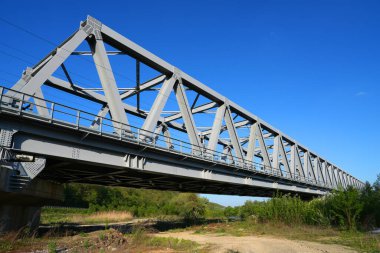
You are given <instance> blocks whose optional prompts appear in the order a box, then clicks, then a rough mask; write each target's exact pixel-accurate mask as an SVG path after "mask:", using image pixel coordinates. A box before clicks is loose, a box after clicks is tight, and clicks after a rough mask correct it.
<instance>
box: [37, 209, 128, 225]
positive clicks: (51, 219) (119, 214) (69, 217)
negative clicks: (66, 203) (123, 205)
mask: <svg viewBox="0 0 380 253" xmlns="http://www.w3.org/2000/svg"><path fill="white" fill-rule="evenodd" d="M132 219H133V215H132V214H131V213H130V212H127V211H103V212H90V211H88V210H86V209H77V208H43V209H42V212H41V223H42V224H56V223H77V224H95V223H111V222H123V221H130V220H132Z"/></svg>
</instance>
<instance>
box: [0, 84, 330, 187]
mask: <svg viewBox="0 0 380 253" xmlns="http://www.w3.org/2000/svg"><path fill="white" fill-rule="evenodd" d="M0 91H1V92H0V110H1V109H2V108H3V107H5V108H7V109H14V110H15V111H17V112H18V115H21V116H22V113H23V111H25V110H26V109H27V108H23V105H25V104H28V105H30V106H36V107H40V108H45V109H47V110H48V111H50V113H49V114H50V115H49V116H48V118H46V117H44V116H41V115H39V114H38V112H32V114H36V115H38V116H39V117H44V118H46V119H47V120H49V122H50V123H54V122H55V121H56V122H60V121H63V122H65V121H64V120H61V119H57V118H55V117H56V115H57V113H60V114H64V115H66V116H69V117H73V118H74V119H75V123H71V122H70V121H67V120H66V123H68V124H73V127H75V128H76V129H77V130H79V129H80V128H81V127H82V128H83V127H84V128H87V129H88V130H93V131H95V132H97V133H99V134H100V135H107V134H109V133H107V131H106V130H105V128H107V127H109V128H111V130H112V129H113V132H112V133H111V134H112V135H113V136H115V135H114V133H115V132H116V133H117V134H118V138H119V139H120V140H129V141H131V140H132V141H136V140H137V142H138V143H139V144H142V145H148V146H152V145H153V146H154V148H163V147H162V145H161V146H160V145H157V143H158V142H163V144H165V146H166V147H167V148H166V149H168V150H170V151H171V152H177V153H180V154H187V155H191V156H193V157H198V158H202V159H205V160H208V161H212V162H216V163H221V164H225V165H228V166H232V167H235V168H237V169H245V170H249V171H253V172H257V173H260V174H266V175H270V176H274V177H277V178H283V179H287V180H291V181H297V182H301V183H306V184H309V185H315V186H318V187H324V188H329V189H332V188H333V186H334V185H331V184H327V183H325V182H323V181H321V180H314V179H312V178H311V177H302V176H300V175H294V174H293V173H288V172H287V171H285V170H282V169H280V168H274V167H272V166H265V165H263V164H260V163H257V162H254V161H252V162H251V161H247V160H245V159H241V158H239V157H236V156H234V155H229V154H224V153H222V152H220V151H217V150H211V149H208V148H206V147H204V146H198V145H193V144H191V143H189V142H186V141H183V140H179V139H176V138H172V137H170V138H169V137H166V136H164V135H163V134H160V133H155V132H152V131H147V130H144V129H141V128H138V127H135V126H133V125H129V124H124V123H122V122H119V121H115V120H112V119H109V118H106V117H101V116H98V115H96V114H93V113H89V112H86V111H82V110H79V109H76V108H73V107H70V106H67V105H64V104H60V103H56V102H54V101H51V100H47V99H41V98H39V97H37V96H34V95H28V94H25V93H22V92H19V91H16V90H12V89H9V88H6V87H1V86H0ZM5 91H12V92H13V93H15V94H18V95H19V96H20V95H21V98H19V96H17V97H16V96H14V95H13V96H8V95H7V94H5ZM25 97H26V98H27V99H25ZM4 98H7V99H4ZM30 98H34V99H38V100H40V101H44V102H45V103H50V104H51V106H50V107H48V106H42V105H37V104H36V103H33V102H31V101H29V99H30ZM4 100H8V101H12V103H9V102H7V101H4ZM17 103H20V104H19V105H18V106H17V105H16V104H17ZM4 105H5V106H4ZM9 105H10V106H9ZM57 107H63V108H66V109H68V110H72V111H73V113H70V112H67V111H63V109H61V110H60V109H59V108H57ZM83 115H89V116H92V118H91V119H89V118H86V117H84V116H83ZM94 119H99V123H98V125H99V127H98V128H97V129H95V128H90V127H87V126H81V120H86V121H90V122H92V121H94ZM107 121H109V122H110V124H107V123H105V122H107ZM56 124H57V123H56ZM116 126H120V127H116ZM127 129H131V131H129V130H127ZM133 130H135V131H133ZM136 134H137V137H136V136H135V135H136ZM160 138H161V139H160ZM175 142H177V143H179V151H177V150H175V147H176V146H175V144H174V143H175ZM177 145H178V144H177ZM184 149H188V150H190V152H183V150H184ZM199 151H200V152H199ZM216 158H217V159H216ZM257 168H260V169H261V170H258V169H257ZM292 174H293V175H292Z"/></svg>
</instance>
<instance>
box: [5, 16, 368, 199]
mask: <svg viewBox="0 0 380 253" xmlns="http://www.w3.org/2000/svg"><path fill="white" fill-rule="evenodd" d="M84 41H87V42H88V43H89V46H90V48H91V50H92V51H91V53H83V52H75V50H76V49H77V48H78V46H79V45H80V44H81V43H82V42H84ZM104 44H108V45H110V46H112V47H114V48H115V49H116V50H119V51H118V52H117V53H116V54H115V53H114V52H107V51H106V47H105V45H104ZM71 55H77V56H76V57H86V56H85V55H92V56H93V59H94V63H95V66H96V70H97V73H98V76H99V79H100V83H101V85H102V88H100V89H98V88H95V89H88V88H84V87H81V86H79V85H78V84H75V83H73V81H72V80H71V78H70V76H69V72H68V71H67V69H66V68H65V67H64V65H63V68H64V70H65V75H66V77H67V79H68V81H65V80H63V79H60V78H58V77H56V76H54V72H55V71H56V70H57V69H58V68H59V67H60V66H61V65H62V64H63V63H64V62H65V60H67V58H68V57H69V56H71ZM109 55H115V56H113V57H118V56H117V55H121V56H126V55H127V56H129V57H131V58H133V59H135V60H136V62H137V63H136V66H137V65H138V66H139V67H136V78H137V80H138V82H139V79H140V63H142V64H145V65H146V66H148V67H150V68H152V69H153V70H154V71H156V72H158V73H159V75H158V76H156V77H155V78H153V79H151V80H148V81H146V82H145V83H141V84H140V83H138V85H137V86H136V87H134V88H128V89H125V88H124V90H126V91H123V92H120V91H121V90H123V89H119V88H118V86H117V83H116V80H115V76H114V73H113V70H112V67H111V64H110V61H109V59H108V58H109V57H108V56H109ZM87 57H88V56H87ZM25 73H26V72H25ZM162 83H163V84H162ZM161 84H162V85H161ZM44 86H49V87H50V88H55V89H57V90H59V91H61V92H66V93H70V94H72V95H75V96H79V97H81V98H84V99H87V100H89V101H92V102H95V103H98V104H99V105H100V106H101V110H100V111H99V112H98V113H95V114H92V113H89V112H86V111H81V110H77V109H75V108H72V107H69V106H65V105H61V104H58V103H55V102H54V101H51V100H48V99H45V97H46V96H47V95H46V94H44V92H43V89H42V87H44ZM152 89H153V90H157V91H158V94H157V96H156V98H155V100H154V102H153V105H152V106H151V108H150V109H149V110H148V111H144V110H142V109H141V108H140V100H141V99H142V97H140V94H142V93H143V92H149V91H150V90H152ZM102 92H103V93H102ZM189 92H192V93H195V94H196V96H195V99H194V101H193V102H192V103H189V96H188V94H189ZM171 94H174V96H175V101H176V103H177V107H178V108H179V111H178V110H177V111H164V108H165V106H166V105H167V104H168V103H169V102H168V101H169V99H168V98H169V97H170V95H171ZM135 96H136V98H137V107H135V106H134V105H133V104H130V103H127V102H126V101H127V100H128V99H130V98H132V97H135ZM127 98H128V99H127ZM200 98H201V99H200ZM201 100H203V101H207V102H202V103H201V104H200V105H197V103H200V102H199V101H201ZM190 105H191V106H190ZM57 107H58V108H59V109H57ZM215 108H217V109H216V111H210V110H215ZM0 112H1V114H0V120H1V121H0V129H2V130H3V129H5V130H12V131H14V132H15V134H14V136H13V137H12V144H11V146H9V145H8V146H6V145H2V146H1V147H0V148H1V152H2V153H1V154H5V151H6V152H8V153H10V154H11V156H15V155H17V154H19V155H20V154H21V155H22V154H31V155H32V156H36V157H42V158H44V159H46V161H47V163H46V167H45V169H44V170H43V171H42V172H41V173H40V174H39V175H38V177H43V178H47V179H54V180H57V181H61V182H66V181H70V182H90V183H100V184H106V185H124V186H133V187H144V188H157V189H171V190H182V191H196V192H208V193H224V194H237V195H251V196H255V195H256V196H271V195H272V194H273V192H274V191H276V190H280V191H283V192H290V193H294V194H295V193H298V194H301V195H303V196H312V195H321V194H325V193H327V192H329V191H331V190H332V189H335V188H337V187H339V186H341V187H344V188H345V187H348V186H349V185H352V186H354V187H358V188H361V187H362V186H363V182H361V181H360V180H358V179H356V178H355V177H353V176H351V175H349V174H348V173H346V172H345V171H343V170H341V169H340V168H338V167H337V166H336V165H334V164H332V163H331V162H329V161H327V160H326V159H324V158H322V157H320V156H319V155H318V154H316V153H315V152H313V151H311V150H310V149H308V148H306V147H305V146H304V145H301V144H300V143H298V142H296V141H295V140H293V139H292V138H290V137H289V136H287V135H285V134H284V133H282V132H281V131H279V130H277V129H276V128H274V127H272V126H271V125H269V124H268V123H266V122H264V121H263V120H261V119H259V118H258V117H257V116H255V115H253V114H252V113H250V112H249V111H247V110H245V109H244V108H242V107H240V106H239V105H237V104H236V103H234V102H232V101H229V100H228V99H227V98H226V97H224V96H222V95H220V94H219V93H217V92H216V91H214V90H212V89H210V88H209V87H207V86H205V85H204V84H202V83H201V82H199V81H198V80H196V79H194V78H192V77H191V76H189V75H188V74H186V73H185V72H183V71H181V70H179V69H177V68H176V67H174V66H173V65H171V64H169V63H167V62H166V61H164V60H162V59H160V58H159V57H157V56H155V55H154V54H152V53H150V52H148V51H147V50H145V49H144V48H142V47H140V46H138V45H137V44H135V43H133V42H132V41H130V40H129V39H127V38H125V37H123V36H122V35H120V34H118V33H117V32H115V31H113V30H112V29H110V28H109V27H107V26H105V25H104V24H102V23H101V22H99V21H98V20H96V19H94V18H92V17H88V18H87V20H86V21H85V22H82V23H81V26H80V28H79V29H78V31H76V32H75V33H74V34H73V35H72V36H70V37H69V38H68V39H67V40H66V41H65V42H64V43H62V44H61V45H60V46H58V47H57V48H56V50H54V51H53V52H52V53H50V54H49V55H48V56H46V57H45V58H44V59H43V60H42V61H41V62H40V63H38V64H37V65H36V66H34V67H33V68H28V69H27V73H26V74H24V75H23V77H22V78H21V79H20V81H18V82H17V83H16V84H15V85H14V86H13V87H12V89H5V88H1V95H0ZM73 112H74V113H73ZM57 113H58V114H65V115H66V116H65V117H64V118H62V117H61V118H58V117H56V115H57ZM168 113H169V115H167V114H168ZM205 113H213V114H214V120H213V122H212V123H211V125H212V126H206V127H200V125H201V124H202V122H199V120H197V118H196V116H197V115H198V114H205ZM108 114H110V118H109V117H108V118H107V117H106V115H108ZM132 115H133V116H137V117H139V118H141V119H143V120H144V121H143V124H142V126H137V125H133V124H131V123H129V122H130V121H129V119H128V118H129V117H131V116H132ZM68 118H74V123H73V121H72V120H68ZM88 121H90V122H92V123H91V124H90V125H89V124H85V123H83V122H88ZM22 122H28V124H27V125H25V124H23V123H22ZM244 128H247V129H249V134H248V136H239V133H240V132H239V131H240V130H241V129H244ZM171 131H179V132H182V133H184V134H186V135H187V139H188V141H185V140H182V139H178V138H172V137H171V136H172V135H171V133H170V132H171ZM227 133H228V136H229V137H228V138H225V137H222V136H225V134H227ZM1 136H2V139H1V140H0V141H1V142H4V140H3V139H4V138H3V135H1ZM99 143H100V144H99ZM2 157H3V156H2ZM2 160H3V163H4V161H5V160H6V159H5V158H2ZM8 162H9V161H8ZM14 163H17V162H14ZM31 163H35V161H34V162H31ZM36 166H37V165H36ZM32 167H33V166H32Z"/></svg>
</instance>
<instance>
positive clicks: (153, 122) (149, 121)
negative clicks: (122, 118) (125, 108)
mask: <svg viewBox="0 0 380 253" xmlns="http://www.w3.org/2000/svg"><path fill="white" fill-rule="evenodd" d="M176 81H177V80H176V79H175V78H174V77H173V76H172V77H170V78H167V79H166V80H165V82H164V84H163V85H162V88H161V90H160V92H159V93H158V94H157V97H156V99H155V100H154V103H153V105H152V108H151V109H150V111H149V114H148V117H147V118H146V120H145V122H144V124H143V126H142V130H143V131H146V132H145V134H146V135H147V136H150V135H151V132H153V131H154V129H155V128H156V126H157V123H158V119H159V117H160V115H161V112H162V110H163V108H164V106H165V104H166V101H167V100H168V98H169V96H170V92H171V91H172V90H173V87H174V84H175V83H176Z"/></svg>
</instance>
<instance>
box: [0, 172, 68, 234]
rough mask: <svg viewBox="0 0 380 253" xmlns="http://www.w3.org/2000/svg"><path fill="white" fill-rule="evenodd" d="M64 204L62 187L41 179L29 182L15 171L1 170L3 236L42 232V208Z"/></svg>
mask: <svg viewBox="0 0 380 253" xmlns="http://www.w3.org/2000/svg"><path fill="white" fill-rule="evenodd" d="M17 180H19V181H17ZM18 184H19V187H17V186H18ZM62 200H63V185H62V184H57V183H55V182H51V181H47V180H42V179H38V178H35V179H33V180H31V181H28V180H26V179H24V178H19V177H18V175H15V171H14V170H12V169H9V168H7V167H1V168H0V233H6V232H10V231H18V230H20V229H22V228H28V229H30V230H31V231H32V230H34V229H36V228H38V225H39V222H40V216H41V207H42V206H44V205H54V204H58V203H60V202H61V201H62Z"/></svg>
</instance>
